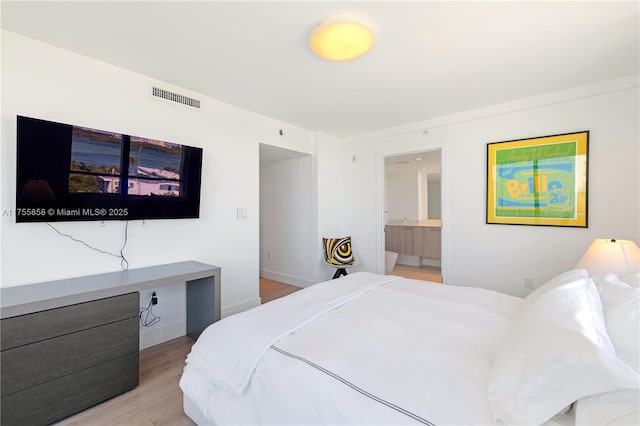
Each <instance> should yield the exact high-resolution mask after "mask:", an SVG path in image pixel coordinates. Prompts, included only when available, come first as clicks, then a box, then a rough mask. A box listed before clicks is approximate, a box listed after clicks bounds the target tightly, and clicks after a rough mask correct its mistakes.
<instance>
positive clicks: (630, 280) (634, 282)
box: [622, 272, 640, 287]
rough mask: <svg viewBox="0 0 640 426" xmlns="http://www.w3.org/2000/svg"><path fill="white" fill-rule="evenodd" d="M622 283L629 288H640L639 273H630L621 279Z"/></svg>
mask: <svg viewBox="0 0 640 426" xmlns="http://www.w3.org/2000/svg"><path fill="white" fill-rule="evenodd" d="M622 281H624V282H625V283H627V284H629V285H630V286H631V287H640V272H634V273H631V274H629V275H627V276H625V277H624V278H622Z"/></svg>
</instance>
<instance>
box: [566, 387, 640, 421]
mask: <svg viewBox="0 0 640 426" xmlns="http://www.w3.org/2000/svg"><path fill="white" fill-rule="evenodd" d="M575 423H576V425H594V426H602V425H634V426H638V425H640V391H637V390H632V389H622V390H616V391H611V392H605V393H602V394H599V395H592V396H587V397H585V398H581V399H580V400H578V402H577V403H576V421H575Z"/></svg>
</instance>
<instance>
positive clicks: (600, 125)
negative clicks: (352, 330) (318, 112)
mask: <svg viewBox="0 0 640 426" xmlns="http://www.w3.org/2000/svg"><path fill="white" fill-rule="evenodd" d="M638 104H639V91H638V75H633V76H627V77H624V78H620V79H616V80H611V81H607V82H601V83H598V84H594V85H590V86H585V87H579V88H574V89H570V90H565V91H562V92H557V93H552V94H548V95H543V96H538V97H535V98H529V99H524V100H521V101H517V102H512V103H509V104H503V105H496V106H492V107H487V108H483V109H481V110H477V111H470V112H467V113H461V114H457V115H454V116H448V117H441V118H438V119H434V120H428V121H425V122H421V123H413V124H411V125H407V126H404V127H402V128H396V129H385V130H383V131H380V132H376V133H372V134H368V135H361V136H358V137H354V138H349V139H345V140H344V142H345V145H344V152H343V158H344V172H343V173H344V182H345V203H346V205H345V210H346V211H349V215H348V216H347V217H348V223H347V225H346V229H347V232H349V233H351V234H352V235H353V236H354V238H355V239H356V240H358V241H359V244H358V246H359V247H360V257H361V259H362V260H363V264H362V266H361V268H362V269H365V270H370V271H376V270H377V271H382V270H383V269H382V268H383V265H382V256H381V253H382V251H381V250H382V248H381V246H382V244H383V239H382V227H383V220H382V216H381V210H382V208H383V203H382V201H381V197H382V186H383V183H382V182H381V181H380V179H381V175H382V174H381V169H382V161H383V159H382V158H383V156H384V155H390V154H399V153H403V152H411V151H417V150H424V149H428V148H432V147H442V196H443V199H442V202H443V203H442V222H443V275H444V280H445V282H447V283H450V284H457V285H471V286H478V287H485V288H490V289H494V290H498V291H502V292H505V293H509V294H514V295H525V294H526V292H525V290H524V289H523V283H522V280H523V277H524V276H532V277H534V280H535V285H536V286H537V285H540V284H542V283H544V282H545V281H547V280H548V279H550V278H551V277H553V276H554V275H556V274H558V273H560V272H562V271H565V270H567V269H571V268H572V267H574V266H575V265H576V263H577V262H578V260H579V259H580V257H581V256H582V254H583V253H584V251H585V250H586V249H587V247H588V246H589V244H590V243H591V241H592V240H593V239H595V238H622V239H631V240H634V241H635V242H636V243H640V221H639V220H638V218H639V217H640V168H639V167H638V164H639V159H640V142H639V140H640V138H639V129H638V116H639V115H640V111H639V106H638ZM424 129H429V131H428V133H426V134H425V132H424ZM581 130H590V132H591V133H590V141H589V195H588V197H589V199H588V202H589V213H588V214H589V228H587V229H583V228H561V227H540V226H538V227H534V226H508V225H487V224H486V223H485V221H486V215H485V193H486V191H485V185H486V146H487V143H489V142H499V141H506V140H513V139H521V138H528V137H536V136H544V135H553V134H559V133H567V132H573V131H581ZM353 158H356V159H357V161H356V162H351V161H350V159H353ZM373 182H376V185H372V183H373Z"/></svg>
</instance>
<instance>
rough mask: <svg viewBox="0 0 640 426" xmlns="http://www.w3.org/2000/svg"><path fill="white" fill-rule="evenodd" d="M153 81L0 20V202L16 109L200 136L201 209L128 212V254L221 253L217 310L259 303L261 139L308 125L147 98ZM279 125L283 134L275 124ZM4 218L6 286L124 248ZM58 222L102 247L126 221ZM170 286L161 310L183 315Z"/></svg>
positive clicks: (298, 135) (5, 205)
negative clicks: (168, 215)
mask: <svg viewBox="0 0 640 426" xmlns="http://www.w3.org/2000/svg"><path fill="white" fill-rule="evenodd" d="M151 81H153V80H152V79H150V78H148V77H146V76H143V75H140V74H136V73H133V72H130V71H127V70H124V69H121V68H118V67H115V66H111V65H108V64H105V63H102V62H99V61H95V60H93V59H90V58H87V57H84V56H81V55H78V54H75V53H72V52H69V51H65V50H62V49H59V48H56V47H53V46H51V45H47V44H43V43H40V42H38V41H35V40H32V39H29V38H25V37H23V36H20V35H17V34H15V33H12V32H9V31H5V30H3V31H2V112H1V124H2V130H1V140H2V144H1V145H2V146H1V152H2V156H1V161H2V164H1V166H2V172H1V174H2V177H1V185H2V186H1V195H0V200H1V208H2V210H3V211H8V212H9V211H11V209H13V208H15V172H16V170H15V162H16V147H15V140H16V115H26V116H31V117H36V118H41V119H45V120H51V121H59V122H64V123H69V124H77V125H83V126H88V127H93V128H98V129H105V130H111V131H116V132H122V133H128V134H133V135H139V136H143V137H149V138H154V139H160V140H166V141H173V142H177V143H181V144H186V145H193V146H198V147H202V148H203V149H204V158H203V176H202V193H201V211H200V214H201V217H200V219H197V220H155V221H147V222H146V226H143V224H142V222H141V221H132V222H130V223H129V241H128V244H127V248H126V250H125V254H126V256H127V258H128V260H129V262H130V267H131V268H137V267H143V266H150V265H158V264H163V263H170V262H177V261H182V260H191V259H192V260H197V261H201V262H206V263H210V264H214V265H218V266H220V267H222V284H223V285H222V307H223V315H224V314H229V313H232V312H236V311H239V310H242V309H245V308H246V307H249V306H253V305H255V304H257V303H259V297H258V273H259V262H258V256H259V254H258V250H259V247H258V206H259V198H258V195H259V173H258V162H259V149H258V143H259V142H265V143H269V144H272V145H278V146H282V147H287V148H289V149H292V150H296V151H300V152H304V153H309V154H311V153H313V150H314V135H313V134H312V133H311V132H308V131H306V130H303V129H299V128H296V127H294V126H291V125H288V124H286V123H282V122H279V121H276V120H273V119H270V118H267V117H264V116H260V115H257V114H255V113H252V112H249V111H246V110H243V109H240V108H237V107H234V106H231V105H228V104H225V103H222V102H219V101H216V100H214V99H211V98H207V97H204V96H201V95H197V94H196V96H197V97H198V98H200V99H202V104H203V110H202V112H196V111H192V110H189V109H187V108H184V107H182V106H177V105H172V104H168V103H164V102H159V101H156V100H152V99H150V98H149V95H148V91H149V84H150V82H151ZM165 86H166V87H170V86H168V85H165ZM183 92H186V91H183ZM186 93H188V92H186ZM280 128H283V129H285V134H286V135H287V137H286V138H283V137H281V136H279V134H278V129H280ZM238 207H242V208H247V209H248V219H247V220H237V219H236V208H238ZM1 222H2V228H1V229H2V235H1V245H2V262H1V264H2V268H1V269H2V275H1V278H2V279H1V283H0V285H1V286H15V285H23V284H28V283H33V282H40V281H49V280H54V279H59V278H66V277H75V276H83V275H89V274H96V273H101V272H108V271H116V270H119V269H120V261H119V259H117V258H114V257H110V256H105V255H102V254H99V253H96V252H94V251H91V250H89V249H87V248H86V247H84V246H82V245H80V244H78V243H75V242H73V241H71V240H69V239H66V238H64V237H61V236H59V235H57V234H56V233H55V232H54V231H53V230H51V229H50V228H49V227H48V226H47V225H46V224H44V223H40V224H25V223H21V224H16V223H15V218H14V217H12V216H8V215H3V216H2V218H1ZM56 226H57V227H58V228H59V229H60V230H61V231H63V232H65V233H68V234H71V235H73V236H74V237H76V238H80V239H83V240H85V241H87V242H88V243H90V244H92V245H94V246H96V247H99V248H102V249H105V250H110V251H117V250H119V248H120V246H121V244H122V239H123V237H122V234H123V227H124V223H123V222H106V223H105V225H104V226H101V225H100V223H98V222H85V223H58V224H57V225H56ZM168 294H169V295H168V296H167V298H164V297H163V296H162V294H160V303H159V305H158V306H157V309H156V311H157V312H158V314H159V315H160V316H162V317H163V322H164V321H165V318H167V319H169V318H173V317H175V316H182V317H183V316H184V315H183V314H182V313H180V312H179V311H178V310H177V308H176V309H174V308H172V306H173V305H172V303H171V302H175V304H176V305H181V304H183V302H182V300H167V299H173V298H178V297H180V298H182V297H183V296H177V293H172V292H170V293H168ZM181 294H183V292H182V293H181ZM182 320H184V318H182ZM167 321H168V320H167ZM172 321H173V320H172ZM175 321H181V320H180V319H175Z"/></svg>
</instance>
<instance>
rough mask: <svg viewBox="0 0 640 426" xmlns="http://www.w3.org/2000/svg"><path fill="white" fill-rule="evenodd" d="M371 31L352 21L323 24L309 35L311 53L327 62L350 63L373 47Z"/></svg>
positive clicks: (333, 21)
mask: <svg viewBox="0 0 640 426" xmlns="http://www.w3.org/2000/svg"><path fill="white" fill-rule="evenodd" d="M373 41H374V36H373V31H371V29H369V27H367V26H366V25H363V24H361V23H359V22H355V21H353V20H339V21H335V20H331V21H328V22H325V23H324V24H323V25H321V26H320V27H319V28H317V29H316V30H315V31H314V32H313V34H311V40H309V47H311V50H312V51H313V53H315V54H316V55H318V56H319V57H321V58H323V59H327V60H329V61H350V60H351V59H355V58H358V57H360V56H362V55H364V54H365V53H367V52H368V51H369V50H371V48H372V47H373Z"/></svg>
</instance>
